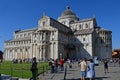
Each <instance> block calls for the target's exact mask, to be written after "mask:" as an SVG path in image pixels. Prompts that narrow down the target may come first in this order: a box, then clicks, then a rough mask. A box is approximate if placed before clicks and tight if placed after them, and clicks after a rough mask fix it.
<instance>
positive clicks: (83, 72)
mask: <svg viewBox="0 0 120 80" xmlns="http://www.w3.org/2000/svg"><path fill="white" fill-rule="evenodd" d="M78 66H80V68H81V80H85V75H86V67H87V63H86V62H85V59H83V60H82V61H81V62H80V63H79V64H78Z"/></svg>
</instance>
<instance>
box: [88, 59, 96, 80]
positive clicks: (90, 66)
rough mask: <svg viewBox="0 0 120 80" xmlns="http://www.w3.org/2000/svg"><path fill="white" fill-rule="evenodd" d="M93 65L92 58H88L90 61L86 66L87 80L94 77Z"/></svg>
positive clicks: (91, 79) (92, 79)
mask: <svg viewBox="0 0 120 80" xmlns="http://www.w3.org/2000/svg"><path fill="white" fill-rule="evenodd" d="M94 67H95V65H94V63H93V60H92V59H90V63H89V64H88V66H87V78H89V80H94V78H95V69H94Z"/></svg>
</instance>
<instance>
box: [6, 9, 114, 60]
mask: <svg viewBox="0 0 120 80" xmlns="http://www.w3.org/2000/svg"><path fill="white" fill-rule="evenodd" d="M111 34H112V31H109V30H105V29H103V28H101V27H99V26H98V25H97V22H96V18H88V19H79V17H78V16H76V14H75V13H74V12H73V11H72V10H71V9H70V7H67V9H66V10H65V11H64V12H63V13H62V14H61V16H60V17H59V18H58V20H55V19H53V18H51V17H48V16H46V15H43V16H42V17H41V18H40V19H39V20H38V27H36V28H33V29H27V30H18V31H15V32H14V38H13V39H11V40H8V41H5V49H4V53H5V54H4V58H5V60H12V59H14V58H15V59H16V58H18V59H24V58H32V57H37V59H41V60H45V59H49V58H53V59H57V58H70V59H75V58H77V59H78V58H87V59H90V58H93V57H94V56H98V58H111V57H112V35H111Z"/></svg>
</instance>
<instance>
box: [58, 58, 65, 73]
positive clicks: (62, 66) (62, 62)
mask: <svg viewBox="0 0 120 80" xmlns="http://www.w3.org/2000/svg"><path fill="white" fill-rule="evenodd" d="M59 63H60V68H61V71H63V70H64V60H63V59H62V58H61V59H60V61H59Z"/></svg>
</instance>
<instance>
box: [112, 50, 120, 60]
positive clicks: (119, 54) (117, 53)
mask: <svg viewBox="0 0 120 80" xmlns="http://www.w3.org/2000/svg"><path fill="white" fill-rule="evenodd" d="M112 57H113V58H120V49H114V50H113V52H112Z"/></svg>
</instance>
